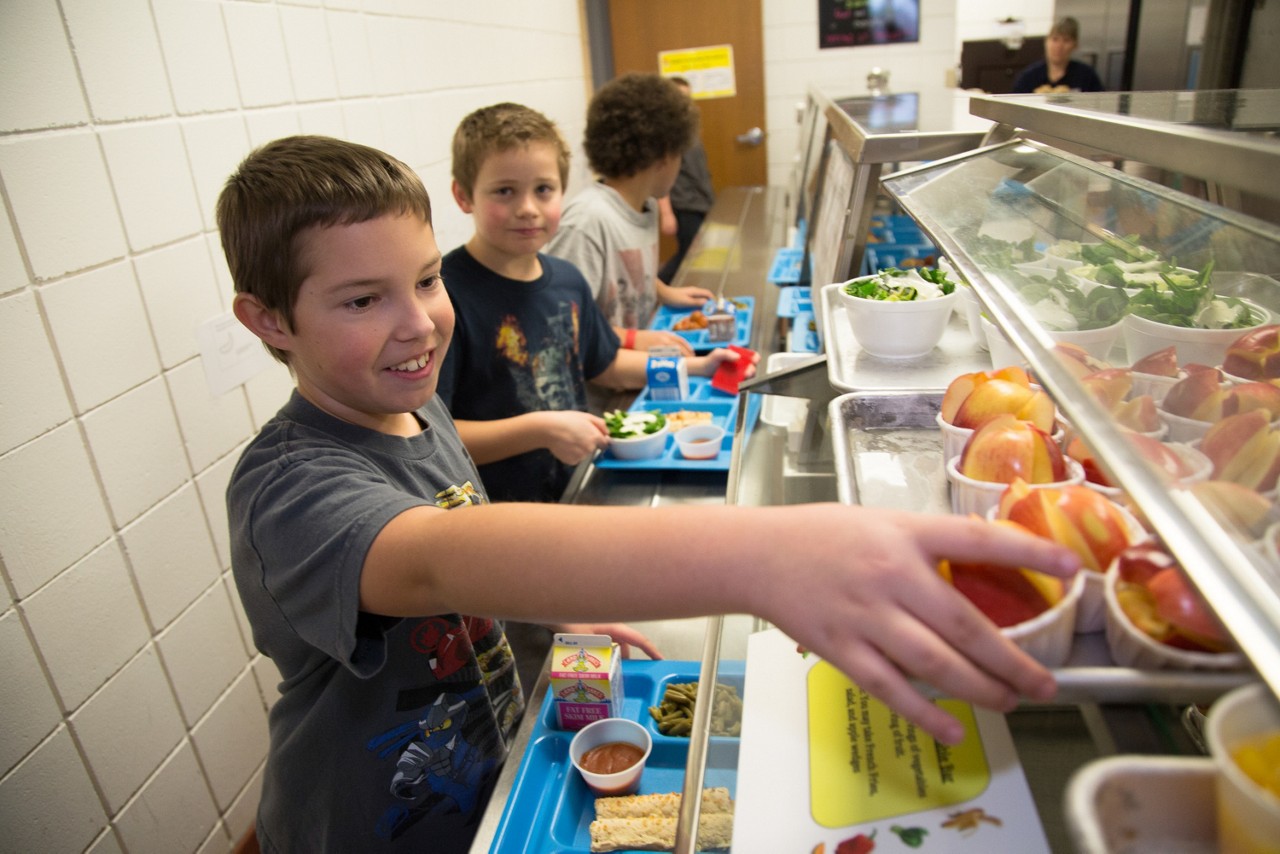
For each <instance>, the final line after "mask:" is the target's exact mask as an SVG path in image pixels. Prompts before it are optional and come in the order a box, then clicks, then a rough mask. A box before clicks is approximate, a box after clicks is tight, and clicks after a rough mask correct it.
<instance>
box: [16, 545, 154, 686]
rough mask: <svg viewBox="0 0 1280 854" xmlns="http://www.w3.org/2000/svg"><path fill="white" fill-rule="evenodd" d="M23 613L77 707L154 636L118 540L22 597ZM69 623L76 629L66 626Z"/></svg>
mask: <svg viewBox="0 0 1280 854" xmlns="http://www.w3.org/2000/svg"><path fill="white" fill-rule="evenodd" d="M22 613H23V614H24V615H25V616H26V618H27V623H28V625H30V627H31V636H32V637H33V638H34V639H35V642H36V645H37V646H38V647H39V648H40V655H41V656H42V657H43V658H44V661H45V664H46V666H47V667H48V668H49V673H50V675H51V677H52V679H53V684H54V686H55V687H56V688H57V691H58V696H59V697H60V698H61V700H62V706H63V708H66V709H69V710H70V709H78V708H79V707H80V706H81V705H82V704H83V703H84V701H85V700H87V699H88V698H89V696H90V695H91V694H92V693H93V692H94V691H97V690H98V689H99V688H101V687H102V686H103V684H104V683H106V681H107V680H108V679H109V678H110V677H111V676H113V675H114V674H115V673H117V672H119V670H120V669H121V668H122V667H124V666H125V665H126V664H127V663H128V662H129V661H130V659H132V658H133V657H134V655H136V654H137V653H138V651H139V650H141V649H142V648H143V647H144V646H146V643H147V640H148V639H149V638H150V636H151V633H150V631H149V630H148V627H147V621H146V619H145V618H144V617H143V615H142V607H141V605H139V604H138V596H137V594H136V593H135V592H134V590H133V585H132V584H131V583H130V580H129V570H128V568H127V567H126V566H125V562H124V556H123V555H122V554H121V553H120V545H119V543H117V542H116V541H114V540H112V541H111V542H108V543H106V544H104V545H103V546H102V547H101V548H98V549H95V550H94V551H93V552H92V553H90V554H89V555H88V556H87V557H86V558H85V559H84V560H82V561H80V562H79V563H77V564H75V565H74V566H72V567H71V568H70V569H68V570H67V571H66V572H64V573H62V574H61V575H59V576H58V577H57V578H55V579H54V580H53V581H51V582H49V583H48V584H46V585H45V586H44V587H43V588H41V589H40V590H39V591H37V592H36V593H35V594H34V595H32V596H29V597H27V598H26V599H24V600H23V602H22ZM68 625H73V626H77V627H78V630H77V631H75V632H68V631H67V626H68Z"/></svg>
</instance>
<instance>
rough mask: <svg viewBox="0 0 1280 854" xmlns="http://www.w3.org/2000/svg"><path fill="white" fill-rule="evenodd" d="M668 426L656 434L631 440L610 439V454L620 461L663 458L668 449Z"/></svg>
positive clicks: (648, 434)
mask: <svg viewBox="0 0 1280 854" xmlns="http://www.w3.org/2000/svg"><path fill="white" fill-rule="evenodd" d="M670 433H671V431H670V430H669V429H667V425H665V424H663V425H662V429H661V430H658V431H657V432H655V433H646V434H645V435H643V436H636V437H634V438H631V439H610V440H609V452H610V453H611V454H613V455H614V456H615V457H617V458H618V459H620V460H652V459H656V458H658V457H660V456H662V452H663V451H665V450H666V449H667V436H668V435H669V434H670Z"/></svg>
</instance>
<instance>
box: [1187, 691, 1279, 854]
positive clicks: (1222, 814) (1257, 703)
mask: <svg viewBox="0 0 1280 854" xmlns="http://www.w3.org/2000/svg"><path fill="white" fill-rule="evenodd" d="M1278 730H1280V704H1278V703H1277V702H1276V700H1275V698H1274V697H1273V696H1272V695H1271V691H1270V689H1269V688H1268V687H1267V686H1266V685H1264V684H1262V683H1260V682H1255V683H1253V684H1250V685H1244V686H1242V687H1240V688H1236V689H1235V690H1234V691H1231V692H1230V693H1228V694H1225V695H1223V696H1222V697H1219V698H1218V700H1217V701H1216V702H1215V703H1214V704H1213V705H1212V706H1210V707H1209V715H1208V717H1207V718H1206V719H1205V730H1204V733H1205V740H1206V741H1207V742H1208V743H1209V754H1210V755H1211V756H1212V757H1213V763H1214V766H1215V767H1216V768H1217V770H1218V774H1217V797H1216V798H1215V800H1216V801H1217V812H1218V843H1219V850H1221V851H1224V852H1246V854H1252V852H1259V854H1261V852H1267V851H1275V850H1276V849H1277V840H1280V799H1278V798H1276V797H1275V795H1273V794H1271V793H1270V792H1268V791H1266V790H1265V789H1263V788H1262V787H1261V786H1259V785H1258V784H1257V783H1255V782H1254V781H1253V780H1252V779H1250V778H1249V776H1248V775H1247V774H1245V773H1244V771H1242V770H1240V766H1239V765H1237V764H1236V761H1235V759H1234V758H1233V757H1232V753H1233V752H1234V751H1235V750H1236V749H1237V748H1238V747H1239V745H1240V743H1241V742H1242V741H1245V740H1247V739H1250V738H1253V737H1256V736H1263V735H1266V734H1268V733H1274V732H1276V731H1278Z"/></svg>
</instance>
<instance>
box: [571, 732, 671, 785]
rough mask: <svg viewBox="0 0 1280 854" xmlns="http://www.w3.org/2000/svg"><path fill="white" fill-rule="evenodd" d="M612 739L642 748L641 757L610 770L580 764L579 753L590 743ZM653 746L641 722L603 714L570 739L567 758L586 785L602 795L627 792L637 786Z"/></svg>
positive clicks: (595, 745)
mask: <svg viewBox="0 0 1280 854" xmlns="http://www.w3.org/2000/svg"><path fill="white" fill-rule="evenodd" d="M615 741H622V742H626V743H627V744H634V745H635V746H636V747H638V748H640V750H641V751H642V753H641V756H640V759H639V760H638V761H637V762H636V763H635V764H634V765H632V766H631V767H630V768H627V769H624V770H622V771H618V772H616V773H613V774H596V773H593V772H591V771H588V770H587V769H585V768H583V767H582V765H581V764H580V763H581V761H582V756H583V754H585V753H586V752H587V751H588V750H590V749H591V748H593V747H599V746H600V745H602V744H610V743H612V742H615ZM652 749H653V738H652V737H651V736H650V735H649V731H648V730H647V729H645V728H644V727H643V726H642V725H640V724H638V723H636V722H635V721H633V720H628V719H627V718H605V719H604V720H599V721H595V722H594V723H590V724H587V725H586V726H585V727H583V728H582V729H580V730H578V733H577V734H576V735H575V736H574V737H573V741H571V742H569V761H570V762H572V763H573V767H574V768H577V769H578V773H579V774H581V775H582V779H583V780H584V781H585V782H586V784H587V786H588V788H590V789H591V791H593V792H595V793H596V794H597V795H600V796H602V797H609V796H612V795H629V794H632V793H634V792H635V791H636V790H637V789H639V788H640V775H641V774H643V773H644V764H645V762H647V761H648V760H649V751H650V750H652Z"/></svg>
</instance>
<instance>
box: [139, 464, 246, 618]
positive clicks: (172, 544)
mask: <svg viewBox="0 0 1280 854" xmlns="http://www.w3.org/2000/svg"><path fill="white" fill-rule="evenodd" d="M224 518H225V513H224ZM120 538H121V540H122V541H123V542H124V548H125V554H126V555H127V556H128V558H129V563H130V565H131V566H132V567H133V576H134V579H135V580H136V582H137V585H138V591H139V593H140V594H141V596H142V603H143V606H144V608H145V609H146V614H147V617H148V618H149V619H150V621H151V625H152V627H153V628H154V629H156V630H159V629H163V628H165V627H166V626H168V625H169V624H170V623H171V622H173V620H174V619H175V618H176V617H177V616H178V614H180V613H181V612H182V611H183V610H185V609H186V608H187V607H188V606H190V605H191V603H192V602H194V601H195V600H196V599H197V598H198V597H199V596H200V594H201V593H203V592H204V591H205V590H207V589H208V588H209V587H210V585H212V584H213V583H214V582H215V581H216V580H217V578H218V575H219V573H220V570H221V566H222V564H221V563H220V562H219V560H218V558H217V555H216V554H215V553H214V550H213V544H212V542H211V541H210V539H209V531H208V528H207V527H206V525H205V521H204V517H203V514H202V513H201V510H200V503H199V501H198V500H197V497H196V492H195V490H194V489H193V488H192V487H191V486H190V485H186V486H183V487H182V488H181V489H179V490H178V491H177V492H175V493H174V494H173V495H171V496H169V497H168V498H166V499H165V500H164V501H162V502H160V503H159V504H157V505H156V506H155V507H153V508H151V509H150V510H148V511H147V512H146V513H145V514H143V515H142V516H141V517H139V518H138V520H137V521H136V522H134V523H132V524H131V525H128V526H127V527H125V528H124V529H122V530H121V532H120Z"/></svg>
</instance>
